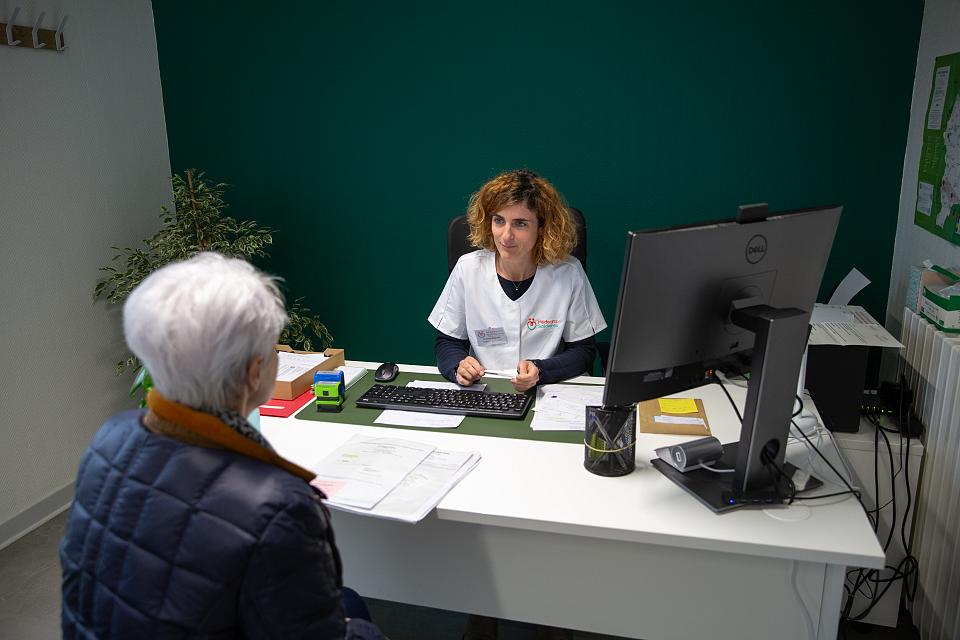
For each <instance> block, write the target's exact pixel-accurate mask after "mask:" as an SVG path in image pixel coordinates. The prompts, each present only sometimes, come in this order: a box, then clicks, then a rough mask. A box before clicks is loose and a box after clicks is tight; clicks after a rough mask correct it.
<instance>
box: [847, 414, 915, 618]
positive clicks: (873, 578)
mask: <svg viewBox="0 0 960 640" xmlns="http://www.w3.org/2000/svg"><path fill="white" fill-rule="evenodd" d="M881 436H882V437H883V441H884V443H885V444H886V446H887V458H888V460H889V463H890V470H891V471H892V470H893V447H891V446H890V440H889V439H888V438H887V434H886V433H883V432H882V431H881V430H880V429H876V430H874V442H875V443H876V444H875V445H874V456H873V460H874V479H875V481H876V478H877V467H878V466H879V465H878V462H879V459H878V455H879V451H878V449H879V437H881ZM890 491H891V496H892V499H891V502H892V504H893V516H892V518H891V520H890V530H889V531H888V532H887V541H886V542H885V543H884V545H883V551H884V553H885V554H886V552H887V550H888V549H889V548H890V542H891V541H892V540H893V534H894V532H895V531H896V529H897V499H896V498H897V486H896V481H895V480H894V478H893V475H892V474H891V477H890ZM874 496H876V497H879V496H880V485H879V482H877V484H876V490H875V493H874ZM879 526H880V514H879V513H877V529H879ZM878 532H879V531H878ZM884 568H885V569H892V570H893V571H894V575H893V576H891V577H890V578H880V577H879V576H880V572H879V571H877V570H876V569H871V570H870V571H868V572H867V573H866V574H865V575H864V576H862V578H863V579H865V580H866V581H867V582H871V583H873V585H874V588H873V589H872V591H873V593H872V596H869V597H870V604H869V605H867V607H866V608H865V609H864V610H863V611H861V612H860V613H858V614H857V615H855V616H850V615H849V609H848V610H847V612H848V615H847V617H848V619H850V620H863V619H864V618H865V617H867V616H868V615H869V614H870V612H871V611H873V609H874V608H875V607H876V606H877V603H878V602H880V600H881V599H882V598H883V596H884V595H886V593H887V591H888V590H889V589H890V587H891V586H892V585H893V582H895V581H896V580H899V579H900V578H902V577H903V574H902V572H900V570H899V568H894V567H890V566H886V567H884ZM881 582H886V583H887V584H886V586H885V587H884V588H883V589H882V590H879V591H878V587H879V584H880V583H881ZM858 584H860V579H859V578H858Z"/></svg>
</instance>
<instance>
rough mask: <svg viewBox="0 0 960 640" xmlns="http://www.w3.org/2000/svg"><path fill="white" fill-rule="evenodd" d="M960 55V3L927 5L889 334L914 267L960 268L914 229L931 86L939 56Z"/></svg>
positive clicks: (951, 250) (943, 0) (937, 242)
mask: <svg viewBox="0 0 960 640" xmlns="http://www.w3.org/2000/svg"><path fill="white" fill-rule="evenodd" d="M958 51H960V2H958V1H957V0H927V1H926V3H925V6H924V10H923V28H922V31H921V34H920V50H919V52H918V55H917V73H916V76H915V79H914V82H913V103H912V105H911V107H910V130H909V132H908V134H907V149H906V152H905V154H904V167H903V182H902V183H901V185H900V217H899V220H898V222H897V237H896V242H895V245H894V254H893V268H892V271H891V273H890V295H889V298H888V299H887V322H886V325H887V328H888V329H890V331H891V332H893V334H894V335H897V336H899V335H900V325H901V317H902V315H903V307H904V303H905V299H906V292H907V286H908V284H909V275H910V266H911V265H918V264H920V263H921V262H923V261H924V260H925V259H927V258H929V259H931V260H933V261H934V262H935V263H937V264H941V265H944V266H949V265H954V264H960V247H958V246H956V245H953V244H951V243H949V242H947V241H946V240H943V239H941V238H939V237H937V236H935V235H933V234H932V233H930V232H928V231H925V230H924V229H922V228H920V227H918V226H916V225H915V224H914V223H913V214H914V206H915V205H916V201H917V174H918V170H919V165H920V150H921V147H922V145H923V126H924V119H925V118H926V113H927V103H928V102H929V100H930V89H931V86H932V83H933V66H934V60H935V59H936V58H937V56H942V55H945V54H948V53H956V52H958Z"/></svg>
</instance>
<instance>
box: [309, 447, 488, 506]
mask: <svg viewBox="0 0 960 640" xmlns="http://www.w3.org/2000/svg"><path fill="white" fill-rule="evenodd" d="M479 461H480V454H479V453H477V452H462V451H461V452H455V451H443V450H440V449H437V448H436V447H434V446H432V445H428V444H423V443H419V442H412V441H409V440H399V439H395V438H368V437H364V436H355V437H353V438H352V439H350V440H349V441H347V442H346V443H345V444H344V445H343V446H341V447H340V448H338V449H337V450H336V451H334V452H333V453H331V454H330V455H329V456H327V457H326V458H324V459H323V460H321V461H320V462H319V463H318V464H316V465H314V466H313V467H311V468H312V470H313V471H315V472H316V473H317V477H316V478H314V480H313V481H312V482H311V484H312V485H314V486H315V487H317V488H319V489H320V490H321V491H323V492H324V493H326V494H327V498H328V500H327V504H328V505H330V506H331V507H333V508H336V509H340V510H342V511H349V512H351V513H359V514H362V515H369V516H374V517H377V518H386V519H388V520H399V521H401V522H410V523H414V522H419V521H420V520H422V519H423V518H424V517H425V516H426V515H427V514H428V513H430V511H432V510H433V508H434V507H436V506H437V503H439V502H440V500H442V499H443V497H444V496H445V495H447V493H448V492H449V491H450V489H452V488H453V487H454V486H455V485H456V484H457V483H458V482H460V480H461V479H462V478H463V477H464V476H466V475H467V474H468V473H470V471H471V470H472V469H473V468H474V467H475V466H476V465H477V463H478V462H479Z"/></svg>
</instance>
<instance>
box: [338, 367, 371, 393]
mask: <svg viewBox="0 0 960 640" xmlns="http://www.w3.org/2000/svg"><path fill="white" fill-rule="evenodd" d="M337 370H338V371H343V386H344V387H346V388H347V389H349V388H350V385H352V384H353V383H354V382H356V381H357V380H359V379H360V378H362V377H363V376H365V375H367V370H366V369H364V368H363V367H346V366H340V367H337Z"/></svg>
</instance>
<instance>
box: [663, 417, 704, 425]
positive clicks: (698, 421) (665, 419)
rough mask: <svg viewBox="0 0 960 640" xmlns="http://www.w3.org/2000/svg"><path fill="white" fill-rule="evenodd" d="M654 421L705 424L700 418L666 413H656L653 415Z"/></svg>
mask: <svg viewBox="0 0 960 640" xmlns="http://www.w3.org/2000/svg"><path fill="white" fill-rule="evenodd" d="M653 421H654V422H662V423H664V424H698V425H701V426H703V424H704V423H703V420H701V419H700V418H688V417H684V416H665V415H655V416H653Z"/></svg>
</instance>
